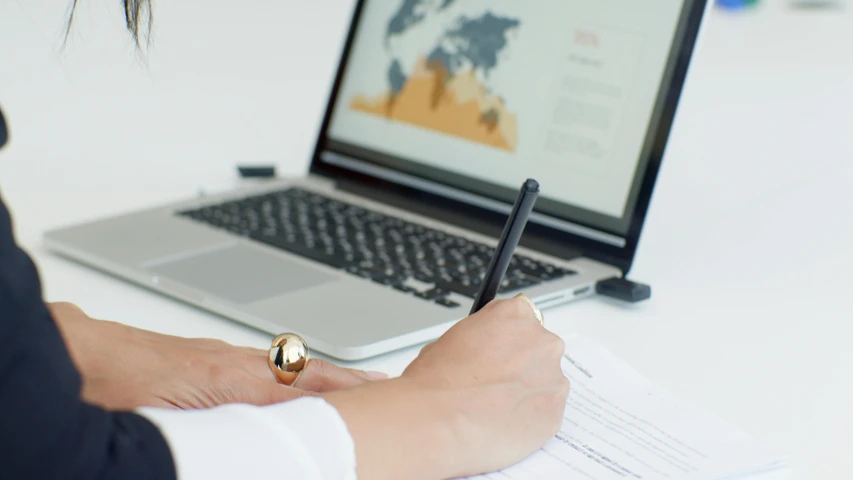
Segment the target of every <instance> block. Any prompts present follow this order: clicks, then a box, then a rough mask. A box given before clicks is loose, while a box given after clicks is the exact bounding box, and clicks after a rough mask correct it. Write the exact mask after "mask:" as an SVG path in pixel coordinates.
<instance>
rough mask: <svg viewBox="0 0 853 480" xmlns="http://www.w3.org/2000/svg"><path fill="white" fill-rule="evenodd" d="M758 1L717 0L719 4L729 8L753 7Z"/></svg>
mask: <svg viewBox="0 0 853 480" xmlns="http://www.w3.org/2000/svg"><path fill="white" fill-rule="evenodd" d="M756 3H758V0H717V6H718V7H722V8H728V9H736V8H744V7H751V6H753V5H755V4H756Z"/></svg>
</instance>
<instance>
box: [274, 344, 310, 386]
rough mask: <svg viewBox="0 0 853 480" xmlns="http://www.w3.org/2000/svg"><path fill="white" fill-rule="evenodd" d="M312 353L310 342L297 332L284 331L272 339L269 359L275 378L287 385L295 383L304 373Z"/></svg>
mask: <svg viewBox="0 0 853 480" xmlns="http://www.w3.org/2000/svg"><path fill="white" fill-rule="evenodd" d="M309 357H310V354H309V352H308V344H306V343H305V340H303V339H302V337H300V336H299V335H297V334H295V333H282V334H281V335H279V336H277V337H275V338H273V339H272V347H271V348H270V353H269V356H268V357H267V360H268V361H269V364H270V369H271V370H272V373H274V374H275V378H276V379H277V380H278V381H279V382H280V383H283V384H285V385H288V386H290V385H293V384H294V383H296V380H298V379H299V375H301V374H302V370H303V369H304V368H305V365H306V364H307V363H308V360H309Z"/></svg>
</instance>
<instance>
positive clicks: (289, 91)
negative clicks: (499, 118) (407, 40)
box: [0, 0, 353, 235]
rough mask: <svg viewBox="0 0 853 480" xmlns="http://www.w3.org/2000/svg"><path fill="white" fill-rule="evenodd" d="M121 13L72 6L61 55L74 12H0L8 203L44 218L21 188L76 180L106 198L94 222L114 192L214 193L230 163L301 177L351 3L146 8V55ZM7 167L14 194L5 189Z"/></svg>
mask: <svg viewBox="0 0 853 480" xmlns="http://www.w3.org/2000/svg"><path fill="white" fill-rule="evenodd" d="M120 3H121V2H120V0H80V1H79V4H80V6H79V11H78V12H77V17H76V23H75V25H74V27H73V29H72V33H71V37H70V39H69V42H68V44H67V45H66V48H65V49H64V50H62V38H63V35H62V32H63V28H64V25H65V21H66V18H67V13H68V7H69V4H70V0H0V105H2V107H3V111H4V112H5V114H6V116H7V120H8V122H9V124H10V128H11V135H12V136H11V143H10V144H9V146H8V147H9V148H8V149H6V150H4V152H3V155H2V157H0V188H2V189H3V191H4V192H5V196H6V197H11V198H7V200H9V201H10V202H12V201H14V204H15V205H21V204H24V203H26V204H28V205H29V206H34V207H36V208H37V207H38V205H43V206H44V207H45V208H50V206H51V204H52V203H53V202H49V201H45V199H43V198H42V199H38V198H30V197H29V196H28V194H27V188H26V186H25V185H21V184H20V181H21V180H20V179H21V178H25V179H27V180H28V181H32V182H44V181H50V182H54V181H65V182H73V183H75V184H76V186H77V187H78V188H79V189H92V190H96V191H101V192H103V194H104V196H105V197H104V199H105V200H107V201H106V202H104V205H91V208H93V209H94V212H92V213H95V214H97V212H105V209H104V208H103V207H106V206H107V205H109V198H110V192H112V191H115V190H116V189H121V190H124V191H126V190H127V189H131V190H132V189H134V188H145V189H150V188H152V185H154V188H161V189H164V190H168V191H169V192H170V193H171V192H172V189H173V188H175V189H176V190H174V193H173V194H172V195H174V196H176V197H180V196H187V195H193V194H194V193H195V192H194V191H187V190H186V185H187V181H188V179H191V180H192V182H195V183H197V184H198V185H203V184H207V183H209V182H210V181H211V180H212V179H213V180H214V181H219V180H220V179H221V178H222V177H223V176H224V175H226V174H230V173H231V172H232V171H235V170H234V167H235V165H236V164H237V163H238V162H276V163H278V164H279V167H280V168H282V169H283V170H284V171H285V172H287V171H290V172H300V171H302V170H303V169H304V168H305V166H306V165H307V160H308V154H309V152H310V151H311V149H312V147H313V142H314V140H315V139H314V137H313V134H314V131H315V130H316V128H315V127H312V128H310V129H307V128H306V127H305V125H306V124H310V125H319V122H320V121H321V115H322V111H323V106H324V103H325V94H326V92H327V91H328V88H329V87H330V86H331V80H332V77H333V73H334V68H335V67H336V65H337V61H338V56H339V53H340V48H341V46H342V43H343V39H344V35H345V31H346V25H347V24H348V22H349V17H350V14H351V8H352V5H353V2H352V1H351V0H311V1H296V0H204V1H198V0H153V5H154V16H155V18H154V21H155V24H154V36H153V45H152V48H151V49H150V50H149V51H148V53H147V54H146V55H139V54H138V53H137V52H135V49H134V47H133V46H132V44H131V42H130V40H129V38H128V35H127V32H126V31H125V30H124V28H123V10H122V8H121V5H120ZM318 84H320V85H321V86H322V88H318V87H317V85H318ZM309 131H310V132H311V134H310V135H306V132H309ZM200 167H201V168H200ZM11 168H14V170H15V172H16V174H15V176H14V177H15V180H16V184H14V185H10V184H9V182H4V181H3V178H4V176H5V177H6V178H9V176H8V175H3V172H4V170H6V169H11ZM22 168H23V169H26V171H27V172H29V173H28V175H23V176H22V175H20V172H21V169H22ZM153 179H156V181H154V182H152V181H150V180H153ZM146 180H148V181H146ZM176 186H178V187H176ZM177 188H179V189H180V190H177ZM146 197H147V196H146V195H144V194H143V192H140V195H139V198H141V199H144V198H146ZM137 206H142V205H135V204H134V205H127V207H137ZM114 208H115V205H113V209H114ZM38 213H39V214H40V213H42V212H41V211H39V212H38ZM57 221H58V222H57V223H62V219H57ZM21 222H23V224H22V225H19V226H23V227H26V223H27V222H26V219H25V218H23V219H22V220H21ZM21 233H22V234H26V235H37V232H30V231H28V230H26V229H25V231H23V232H21Z"/></svg>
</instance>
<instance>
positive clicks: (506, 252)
mask: <svg viewBox="0 0 853 480" xmlns="http://www.w3.org/2000/svg"><path fill="white" fill-rule="evenodd" d="M537 196H539V182H537V181H536V180H533V179H532V178H528V179H527V181H526V182H524V185H522V186H521V191H519V192H518V198H516V199H515V205H513V206H512V211H511V212H509V218H508V219H507V221H506V225H504V231H503V233H502V234H501V239H500V240H499V241H498V246H497V247H496V248H495V254H494V256H492V261H491V263H489V269H488V270H486V276H485V277H483V285H482V286H481V287H480V292H479V293H478V294H477V297H476V298H475V299H474V305H473V306H472V307H471V314H474V313H476V312H477V311H478V310H480V309H481V308H483V307H484V306H486V304H487V303H489V302H491V301H492V300H494V299H495V295H497V294H498V288H500V286H501V282H503V279H504V275H505V274H506V269H507V268H508V267H509V262H510V260H512V255H513V253H515V247H517V246H518V241H519V240H520V239H521V234H522V233H523V232H524V227H525V226H526V225H527V218H528V217H530V212H531V211H533V204H534V203H536V197H537Z"/></svg>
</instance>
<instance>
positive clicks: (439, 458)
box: [323, 377, 464, 480]
mask: <svg viewBox="0 0 853 480" xmlns="http://www.w3.org/2000/svg"><path fill="white" fill-rule="evenodd" d="M452 396H453V395H452V393H451V392H450V391H444V390H441V389H437V388H432V387H428V386H425V385H422V384H420V383H419V382H417V381H416V380H414V379H411V378H408V377H400V378H394V379H391V380H382V381H377V382H372V383H370V384H368V385H365V386H362V387H358V388H354V389H351V390H342V391H336V392H329V393H326V394H323V397H324V398H325V399H326V401H328V402H329V403H330V404H332V405H333V406H334V407H335V408H337V410H338V412H339V414H340V415H341V417H342V418H343V419H344V421H345V422H346V424H347V427H348V428H349V431H350V434H351V435H352V437H353V441H354V442H355V446H356V463H357V468H358V475H359V477H360V478H372V479H373V478H383V479H384V478H394V479H396V478H407V479H413V480H414V479H420V478H423V479H435V478H451V477H455V476H457V474H458V473H459V469H458V468H457V466H458V465H459V464H460V461H462V459H463V458H464V452H463V451H462V449H461V448H460V447H461V445H460V444H459V442H458V437H457V436H456V434H455V429H454V423H455V422H456V420H455V418H454V416H455V413H454V412H455V409H454V408H453V407H454V401H453V398H452Z"/></svg>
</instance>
